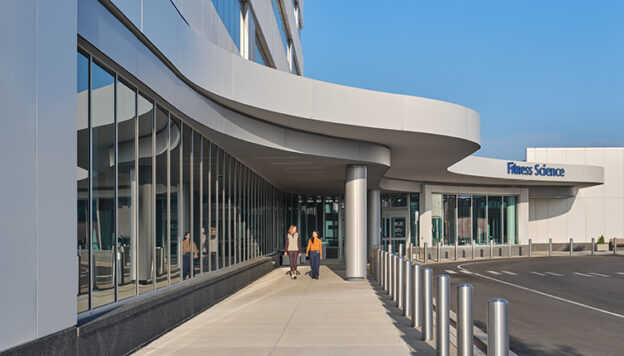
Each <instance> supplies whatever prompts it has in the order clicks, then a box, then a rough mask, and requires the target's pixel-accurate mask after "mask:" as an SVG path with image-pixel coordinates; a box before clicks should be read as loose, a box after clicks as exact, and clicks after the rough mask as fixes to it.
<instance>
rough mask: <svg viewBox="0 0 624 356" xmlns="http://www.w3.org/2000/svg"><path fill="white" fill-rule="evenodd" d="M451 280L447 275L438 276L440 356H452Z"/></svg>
mask: <svg viewBox="0 0 624 356" xmlns="http://www.w3.org/2000/svg"><path fill="white" fill-rule="evenodd" d="M450 288H451V287H450V278H449V276H448V275H446V274H440V275H438V293H437V297H436V303H437V304H436V351H437V354H438V355H442V356H448V355H449V354H450V328H449V299H450V293H449V289H450Z"/></svg>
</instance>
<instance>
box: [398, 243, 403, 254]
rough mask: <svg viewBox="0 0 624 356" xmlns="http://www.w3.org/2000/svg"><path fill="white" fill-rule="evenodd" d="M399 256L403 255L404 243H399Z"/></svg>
mask: <svg viewBox="0 0 624 356" xmlns="http://www.w3.org/2000/svg"><path fill="white" fill-rule="evenodd" d="M399 257H403V244H399Z"/></svg>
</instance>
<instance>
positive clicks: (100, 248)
mask: <svg viewBox="0 0 624 356" xmlns="http://www.w3.org/2000/svg"><path fill="white" fill-rule="evenodd" d="M91 105H92V117H91V139H92V142H91V149H92V152H91V157H92V160H91V174H92V175H91V184H92V186H91V238H92V240H91V249H92V254H93V259H92V261H93V264H94V266H93V268H92V269H91V270H92V278H93V295H92V307H93V308H95V307H98V306H101V305H105V304H108V303H111V302H114V301H115V77H114V75H113V74H111V73H109V72H108V71H107V70H105V69H104V68H102V67H101V66H100V65H98V64H97V63H92V68H91Z"/></svg>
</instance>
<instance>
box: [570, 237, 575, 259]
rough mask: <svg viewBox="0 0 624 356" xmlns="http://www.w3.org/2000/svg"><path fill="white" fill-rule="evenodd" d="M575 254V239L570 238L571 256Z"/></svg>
mask: <svg viewBox="0 0 624 356" xmlns="http://www.w3.org/2000/svg"><path fill="white" fill-rule="evenodd" d="M573 253H574V238H572V237H570V256H572V254H573Z"/></svg>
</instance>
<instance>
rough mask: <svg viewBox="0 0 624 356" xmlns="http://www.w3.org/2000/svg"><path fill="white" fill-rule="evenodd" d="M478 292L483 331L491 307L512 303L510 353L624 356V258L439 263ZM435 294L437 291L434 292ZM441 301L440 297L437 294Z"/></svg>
mask: <svg viewBox="0 0 624 356" xmlns="http://www.w3.org/2000/svg"><path fill="white" fill-rule="evenodd" d="M430 267H431V268H433V274H434V288H436V286H435V284H436V281H435V276H436V275H438V274H448V275H449V276H450V277H451V308H452V309H453V311H457V309H456V305H457V304H456V301H457V295H456V294H457V292H456V287H457V285H459V284H461V283H470V284H471V285H472V286H473V293H474V295H473V301H474V321H475V325H476V326H478V327H479V328H481V329H482V330H484V331H485V330H486V323H487V317H486V312H487V301H488V300H489V299H490V298H495V297H501V298H505V299H507V300H508V301H509V303H510V304H509V333H510V348H511V350H512V351H514V352H516V353H517V354H519V355H624V256H579V257H540V258H519V259H511V260H509V259H500V260H493V261H478V262H466V261H464V262H458V263H443V264H435V265H431V266H430ZM434 291H435V289H434ZM434 295H435V292H434Z"/></svg>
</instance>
